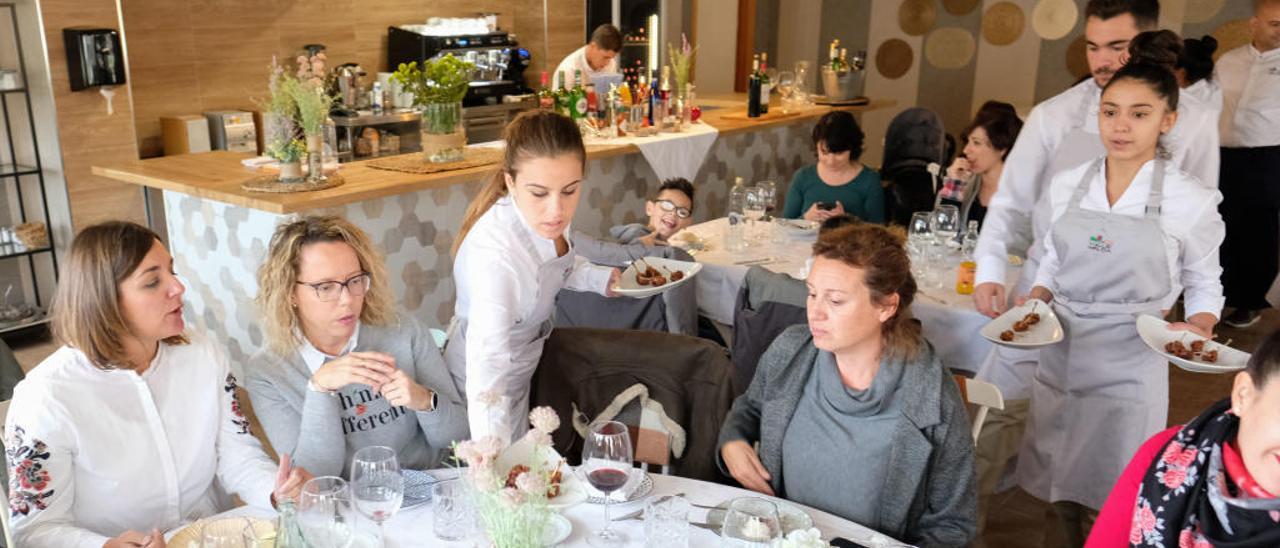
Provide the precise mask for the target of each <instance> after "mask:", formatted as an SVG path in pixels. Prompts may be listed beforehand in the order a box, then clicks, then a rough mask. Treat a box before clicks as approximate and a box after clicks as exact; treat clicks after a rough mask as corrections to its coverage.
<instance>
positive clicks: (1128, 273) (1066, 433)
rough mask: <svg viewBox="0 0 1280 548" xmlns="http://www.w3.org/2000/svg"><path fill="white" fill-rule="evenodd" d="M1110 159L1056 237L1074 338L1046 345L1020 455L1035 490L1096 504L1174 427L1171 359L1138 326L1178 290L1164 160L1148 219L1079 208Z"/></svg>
mask: <svg viewBox="0 0 1280 548" xmlns="http://www.w3.org/2000/svg"><path fill="white" fill-rule="evenodd" d="M1102 162H1103V159H1102V158H1099V159H1098V160H1096V161H1095V162H1094V163H1093V164H1092V165H1091V166H1090V167H1089V170H1088V171H1086V172H1085V175H1084V178H1083V179H1082V180H1081V181H1080V184H1079V185H1078V186H1077V187H1076V189H1075V193H1074V194H1073V195H1072V196H1071V202H1070V204H1069V205H1068V207H1067V211H1066V212H1065V213H1064V214H1063V215H1062V217H1061V218H1059V219H1058V220H1057V222H1055V223H1054V224H1053V228H1052V231H1051V233H1050V236H1049V237H1050V238H1052V242H1053V245H1054V249H1055V250H1056V251H1057V254H1058V258H1059V261H1060V264H1061V267H1060V268H1059V270H1058V273H1057V275H1056V276H1055V279H1054V285H1055V286H1057V288H1058V289H1057V290H1056V291H1055V294H1054V311H1055V312H1057V314H1058V317H1059V319H1060V320H1061V321H1062V326H1063V330H1064V332H1065V335H1066V337H1065V339H1064V340H1063V341H1062V342H1061V343H1059V344H1056V345H1053V346H1049V347H1045V348H1043V349H1041V351H1040V366H1039V367H1038V368H1037V369H1036V374H1035V378H1034V381H1033V382H1032V386H1031V411H1030V415H1029V417H1028V421H1027V436H1026V438H1025V439H1024V441H1023V446H1022V451H1021V453H1020V454H1019V456H1018V481H1019V483H1020V484H1021V485H1022V487H1023V488H1024V489H1026V490H1027V491H1028V492H1030V493H1031V494H1032V495H1034V496H1036V497H1037V498H1040V499H1042V500H1047V501H1049V502H1057V501H1072V502H1077V503H1080V504H1083V505H1085V506H1088V507H1090V508H1094V509H1098V508H1102V504H1103V502H1105V501H1106V498H1107V495H1108V494H1109V493H1110V491H1111V488H1112V486H1113V485H1114V484H1115V481H1116V478H1118V477H1120V474H1121V472H1123V470H1124V467H1125V465H1126V464H1128V462H1129V459H1130V457H1132V456H1133V453H1134V452H1135V451H1136V450H1137V449H1138V446H1139V445H1141V444H1142V442H1143V441H1145V440H1146V439H1147V438H1148V437H1150V436H1151V435H1152V434H1155V433H1156V432H1158V431H1160V430H1161V429H1163V428H1165V421H1166V419H1167V417H1166V415H1167V411H1168V405H1169V382H1168V377H1169V373H1168V364H1166V363H1165V360H1164V359H1162V358H1161V357H1160V356H1159V355H1158V354H1156V353H1154V352H1151V351H1150V349H1148V348H1147V346H1146V345H1145V344H1144V343H1143V342H1142V339H1141V338H1139V337H1138V330H1137V326H1136V324H1135V321H1136V317H1137V316H1138V315H1140V314H1151V315H1156V316H1159V315H1160V310H1161V301H1162V299H1163V298H1165V297H1166V296H1168V294H1169V291H1170V288H1171V280H1170V279H1169V264H1168V262H1167V258H1166V254H1165V234H1164V230H1163V229H1161V227H1160V204H1161V200H1162V198H1163V190H1164V161H1162V160H1156V161H1155V166H1154V173H1153V174H1152V181H1151V191H1150V193H1149V195H1148V196H1147V207H1146V212H1145V214H1144V215H1143V216H1142V217H1132V216H1129V215H1118V214H1114V213H1109V212H1105V211H1088V210H1084V209H1082V208H1081V207H1080V201H1081V199H1082V198H1084V196H1085V194H1086V193H1087V192H1088V190H1089V186H1090V183H1091V182H1092V181H1093V180H1094V178H1095V177H1097V176H1098V173H1099V170H1100V169H1101V166H1102Z"/></svg>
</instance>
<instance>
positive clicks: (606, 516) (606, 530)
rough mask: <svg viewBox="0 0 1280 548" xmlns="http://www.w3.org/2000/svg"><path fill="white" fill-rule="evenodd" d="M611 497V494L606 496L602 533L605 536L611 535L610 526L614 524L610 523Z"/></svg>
mask: <svg viewBox="0 0 1280 548" xmlns="http://www.w3.org/2000/svg"><path fill="white" fill-rule="evenodd" d="M609 495H610V493H605V495H604V529H603V530H602V531H600V533H601V535H605V536H607V535H608V534H609V524H610V523H612V522H610V521H609Z"/></svg>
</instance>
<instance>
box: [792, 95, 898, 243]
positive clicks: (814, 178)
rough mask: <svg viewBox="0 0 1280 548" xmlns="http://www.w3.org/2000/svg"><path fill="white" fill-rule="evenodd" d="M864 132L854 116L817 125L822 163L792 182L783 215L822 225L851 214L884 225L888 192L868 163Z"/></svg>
mask: <svg viewBox="0 0 1280 548" xmlns="http://www.w3.org/2000/svg"><path fill="white" fill-rule="evenodd" d="M862 141H863V134H862V129H861V128H859V127H858V122H857V121H856V120H854V119H853V115H852V114H849V113H848V112H844V111H832V112H828V113H827V114H825V115H824V116H823V117H822V118H820V119H818V123H817V125H815V126H813V146H814V148H815V149H816V150H817V153H818V163H817V164H814V165H811V166H805V167H802V168H800V170H799V171H797V172H796V175H795V177H794V178H792V179H791V189H790V190H788V191H787V202H786V206H784V207H783V208H782V216H783V217H786V218H788V219H797V218H801V217H803V218H805V219H808V220H810V221H818V222H822V221H825V220H827V218H828V217H831V216H833V215H840V214H842V213H847V214H849V215H852V216H854V217H857V218H859V219H862V220H864V221H868V222H873V223H884V189H883V187H881V186H880V174H878V173H876V172H875V171H873V170H872V169H871V168H869V167H866V166H864V165H862V162H860V161H859V159H860V158H861V157H862Z"/></svg>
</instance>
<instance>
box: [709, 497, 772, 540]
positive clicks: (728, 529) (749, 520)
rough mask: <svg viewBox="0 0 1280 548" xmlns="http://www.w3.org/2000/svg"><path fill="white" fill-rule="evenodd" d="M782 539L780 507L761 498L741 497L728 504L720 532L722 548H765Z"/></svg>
mask: <svg viewBox="0 0 1280 548" xmlns="http://www.w3.org/2000/svg"><path fill="white" fill-rule="evenodd" d="M781 537H782V520H780V519H779V518H778V505H776V504H774V503H773V502H770V501H768V500H766V499H762V498H759V497H742V498H737V499H733V502H731V503H729V511H728V512H727V513H725V516H724V525H723V526H721V528H720V539H721V546H732V547H744V548H746V547H750V548H765V547H767V546H769V545H770V544H772V543H773V540H774V539H777V538H781Z"/></svg>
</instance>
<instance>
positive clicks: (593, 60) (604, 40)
mask: <svg viewBox="0 0 1280 548" xmlns="http://www.w3.org/2000/svg"><path fill="white" fill-rule="evenodd" d="M620 51H622V31H619V30H618V27H615V26H613V25H610V24H608V23H605V24H603V25H600V26H598V27H596V30H593V31H591V40H590V41H588V42H587V45H585V46H582V47H580V48H578V49H576V50H573V53H570V54H569V55H568V56H567V57H565V58H564V60H562V61H560V66H558V67H556V71H555V73H554V74H552V75H551V87H552V88H553V89H559V88H560V78H561V77H562V76H563V77H564V79H565V81H566V82H565V86H564V87H566V88H571V87H573V85H574V84H575V83H579V82H578V81H577V80H574V78H576V76H574V74H575V71H582V82H581V84H582V85H583V86H586V85H587V83H588V82H590V81H591V79H592V78H593V77H595V76H600V75H604V74H617V73H618V52H620Z"/></svg>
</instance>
